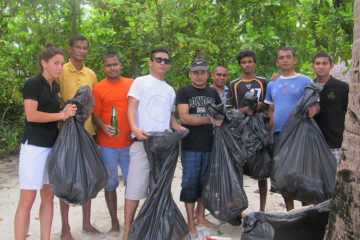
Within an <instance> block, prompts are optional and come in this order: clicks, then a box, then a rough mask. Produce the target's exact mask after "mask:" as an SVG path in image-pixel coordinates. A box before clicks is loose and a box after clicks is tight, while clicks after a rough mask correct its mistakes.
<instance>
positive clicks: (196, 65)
mask: <svg viewBox="0 0 360 240" xmlns="http://www.w3.org/2000/svg"><path fill="white" fill-rule="evenodd" d="M199 70H204V71H207V70H209V66H208V64H207V62H206V61H205V60H204V59H195V60H194V61H192V62H191V66H190V71H191V72H194V71H199Z"/></svg>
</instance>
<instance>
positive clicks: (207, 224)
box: [197, 218, 217, 229]
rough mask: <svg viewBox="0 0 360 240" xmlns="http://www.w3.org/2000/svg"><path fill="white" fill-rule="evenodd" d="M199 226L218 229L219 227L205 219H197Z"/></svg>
mask: <svg viewBox="0 0 360 240" xmlns="http://www.w3.org/2000/svg"><path fill="white" fill-rule="evenodd" d="M197 224H199V225H201V226H204V227H206V228H213V229H216V228H217V226H216V225H215V224H213V223H212V222H210V221H208V220H206V219H205V218H198V219H197Z"/></svg>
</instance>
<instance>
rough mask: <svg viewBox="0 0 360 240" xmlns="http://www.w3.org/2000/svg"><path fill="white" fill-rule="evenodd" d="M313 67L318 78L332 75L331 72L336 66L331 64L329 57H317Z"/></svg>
mask: <svg viewBox="0 0 360 240" xmlns="http://www.w3.org/2000/svg"><path fill="white" fill-rule="evenodd" d="M311 67H312V69H313V70H314V73H315V74H316V76H319V77H323V76H328V75H329V74H330V70H331V69H332V68H333V67H334V64H330V60H329V58H328V57H317V58H315V60H314V63H313V65H312V66H311Z"/></svg>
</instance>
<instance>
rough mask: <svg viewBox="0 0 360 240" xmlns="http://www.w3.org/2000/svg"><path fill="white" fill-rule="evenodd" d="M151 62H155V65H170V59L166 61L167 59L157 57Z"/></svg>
mask: <svg viewBox="0 0 360 240" xmlns="http://www.w3.org/2000/svg"><path fill="white" fill-rule="evenodd" d="M153 61H155V62H157V63H161V62H162V61H163V62H164V64H170V59H167V58H161V57H157V58H155V59H154V60H153Z"/></svg>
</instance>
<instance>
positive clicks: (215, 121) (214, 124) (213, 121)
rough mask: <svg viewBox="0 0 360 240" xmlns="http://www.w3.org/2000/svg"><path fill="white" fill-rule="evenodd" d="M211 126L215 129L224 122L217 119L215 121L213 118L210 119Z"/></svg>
mask: <svg viewBox="0 0 360 240" xmlns="http://www.w3.org/2000/svg"><path fill="white" fill-rule="evenodd" d="M210 120H211V122H212V124H213V126H217V127H220V126H221V125H222V123H223V121H224V120H218V119H215V118H212V117H211V118H210Z"/></svg>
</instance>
